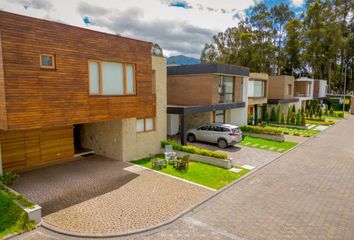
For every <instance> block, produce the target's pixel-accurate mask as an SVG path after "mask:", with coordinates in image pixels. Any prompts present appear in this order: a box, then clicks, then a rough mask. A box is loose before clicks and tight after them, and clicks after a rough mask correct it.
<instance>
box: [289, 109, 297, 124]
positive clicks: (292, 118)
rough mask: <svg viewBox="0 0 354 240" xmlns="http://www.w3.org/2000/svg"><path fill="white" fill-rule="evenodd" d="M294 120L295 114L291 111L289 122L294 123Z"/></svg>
mask: <svg viewBox="0 0 354 240" xmlns="http://www.w3.org/2000/svg"><path fill="white" fill-rule="evenodd" d="M295 122H296V114H295V113H294V112H292V113H291V118H290V123H291V124H292V125H295Z"/></svg>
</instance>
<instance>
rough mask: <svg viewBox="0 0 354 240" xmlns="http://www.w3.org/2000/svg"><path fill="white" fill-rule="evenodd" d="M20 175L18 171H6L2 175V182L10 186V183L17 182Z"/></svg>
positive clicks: (0, 179) (0, 180) (0, 178)
mask: <svg viewBox="0 0 354 240" xmlns="http://www.w3.org/2000/svg"><path fill="white" fill-rule="evenodd" d="M19 177H20V176H19V175H18V174H16V173H12V172H6V173H4V174H2V175H0V183H3V184H5V185H7V186H9V185H11V184H13V183H15V182H16V181H17V179H18V178H19Z"/></svg>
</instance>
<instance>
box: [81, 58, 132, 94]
mask: <svg viewBox="0 0 354 240" xmlns="http://www.w3.org/2000/svg"><path fill="white" fill-rule="evenodd" d="M90 62H96V63H98V68H99V79H98V81H99V91H98V93H97V94H91V93H90ZM103 62H110V63H118V64H122V65H123V94H103V79H102V63H103ZM127 66H133V71H134V73H133V81H134V83H133V86H134V92H133V93H127V85H128V84H127V68H126V67H127ZM87 68H88V80H89V81H88V86H89V88H88V93H89V95H90V96H101V97H113V96H114V97H125V96H136V95H137V73H136V69H137V66H136V64H135V63H126V62H125V63H122V62H116V61H110V60H97V59H89V60H88V61H87Z"/></svg>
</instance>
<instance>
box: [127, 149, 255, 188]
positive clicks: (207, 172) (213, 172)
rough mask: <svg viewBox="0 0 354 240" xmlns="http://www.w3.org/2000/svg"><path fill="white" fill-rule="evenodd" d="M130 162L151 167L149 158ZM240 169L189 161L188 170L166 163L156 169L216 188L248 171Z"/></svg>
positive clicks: (159, 156)
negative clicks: (159, 168)
mask: <svg viewBox="0 0 354 240" xmlns="http://www.w3.org/2000/svg"><path fill="white" fill-rule="evenodd" d="M157 157H158V158H160V159H163V158H164V156H163V155H158V156H157ZM132 163H134V164H137V165H140V166H143V167H146V168H150V169H151V163H150V158H144V159H140V160H136V161H132ZM241 169H242V170H241V171H240V172H238V173H235V172H231V171H228V170H226V169H224V168H221V167H216V166H212V165H210V164H206V163H200V162H194V161H191V162H190V163H189V168H188V171H186V172H183V171H177V170H176V169H175V168H173V166H172V165H167V167H166V168H162V169H161V170H157V171H159V172H162V173H166V174H169V175H172V176H175V177H178V178H182V179H185V180H188V181H191V182H194V183H198V184H201V185H204V186H206V187H209V188H213V189H216V190H217V189H220V188H222V187H224V186H226V185H227V184H229V183H231V182H233V181H235V180H236V179H238V178H240V177H242V176H243V175H245V174H246V173H248V172H249V170H247V169H243V168H241Z"/></svg>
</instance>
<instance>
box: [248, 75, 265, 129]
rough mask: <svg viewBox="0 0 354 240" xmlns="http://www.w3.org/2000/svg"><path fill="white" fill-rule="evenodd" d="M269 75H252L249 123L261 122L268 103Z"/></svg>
mask: <svg viewBox="0 0 354 240" xmlns="http://www.w3.org/2000/svg"><path fill="white" fill-rule="evenodd" d="M268 78H269V76H268V74H266V73H250V77H249V80H248V119H249V123H252V124H255V123H256V122H261V121H262V118H263V108H264V104H267V102H268Z"/></svg>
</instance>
